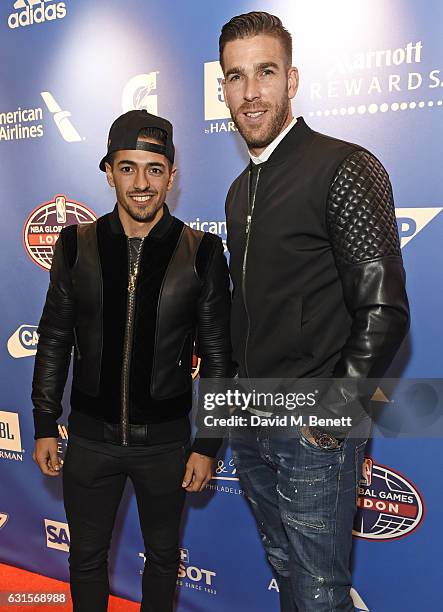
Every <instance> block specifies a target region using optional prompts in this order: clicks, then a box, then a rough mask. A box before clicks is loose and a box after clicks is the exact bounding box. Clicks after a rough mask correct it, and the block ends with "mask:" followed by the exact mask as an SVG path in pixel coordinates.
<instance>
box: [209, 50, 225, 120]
mask: <svg viewBox="0 0 443 612" xmlns="http://www.w3.org/2000/svg"><path fill="white" fill-rule="evenodd" d="M204 76H205V120H206V121H210V120H212V119H228V118H230V117H231V115H230V113H229V110H228V108H227V106H226V104H225V99H224V96H223V88H222V81H223V71H222V69H221V66H220V62H205V65H204Z"/></svg>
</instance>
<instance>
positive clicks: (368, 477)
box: [360, 457, 372, 487]
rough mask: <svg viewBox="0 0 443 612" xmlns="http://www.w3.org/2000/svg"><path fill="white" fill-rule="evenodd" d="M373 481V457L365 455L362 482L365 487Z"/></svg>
mask: <svg viewBox="0 0 443 612" xmlns="http://www.w3.org/2000/svg"><path fill="white" fill-rule="evenodd" d="M371 482H372V459H370V458H369V457H365V458H364V460H363V466H362V470H361V479H360V484H361V485H362V486H364V487H369V486H370V484H371Z"/></svg>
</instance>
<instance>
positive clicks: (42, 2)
mask: <svg viewBox="0 0 443 612" xmlns="http://www.w3.org/2000/svg"><path fill="white" fill-rule="evenodd" d="M14 9H15V10H16V11H17V12H16V13H11V14H10V15H9V17H8V26H9V27H10V28H11V29H12V30H13V29H15V28H19V27H26V26H30V25H34V24H38V23H44V22H45V21H54V20H55V19H63V18H64V17H66V3H65V2H51V0H16V2H14Z"/></svg>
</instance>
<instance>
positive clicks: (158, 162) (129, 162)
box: [118, 159, 166, 168]
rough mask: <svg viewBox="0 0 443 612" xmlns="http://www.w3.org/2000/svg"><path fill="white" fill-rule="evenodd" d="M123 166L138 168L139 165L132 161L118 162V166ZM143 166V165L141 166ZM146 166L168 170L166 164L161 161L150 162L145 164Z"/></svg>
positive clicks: (122, 160)
mask: <svg viewBox="0 0 443 612" xmlns="http://www.w3.org/2000/svg"><path fill="white" fill-rule="evenodd" d="M122 164H124V165H125V166H137V165H138V164H137V163H136V162H134V161H132V160H130V159H121V160H120V161H119V162H118V165H119V166H121V165H122ZM141 165H142V164H141ZM145 165H146V166H149V167H150V168H152V167H153V166H159V167H160V168H166V164H164V163H163V162H161V161H155V162H148V163H147V164H145Z"/></svg>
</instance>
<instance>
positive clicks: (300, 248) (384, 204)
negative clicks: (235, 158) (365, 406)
mask: <svg viewBox="0 0 443 612" xmlns="http://www.w3.org/2000/svg"><path fill="white" fill-rule="evenodd" d="M226 217H227V229H228V249H229V252H230V272H231V277H232V281H233V287H234V288H233V305H232V315H231V321H232V323H231V325H232V333H231V337H232V343H233V359H234V361H235V362H237V364H238V367H239V375H240V377H247V378H278V379H280V378H285V379H307V378H328V379H331V378H333V379H336V380H338V381H341V382H338V383H337V384H336V385H334V386H333V387H331V389H330V392H329V394H328V398H327V402H325V407H327V410H328V411H330V412H331V413H332V416H333V417H335V416H337V417H340V416H343V415H344V414H346V413H347V414H349V413H350V412H351V413H352V409H353V404H355V405H356V406H358V405H359V402H358V398H357V396H356V392H355V385H353V384H352V380H355V379H356V378H365V379H366V378H371V379H374V380H376V379H377V378H379V377H381V376H383V375H384V374H385V372H386V370H387V368H388V367H389V365H390V363H391V361H392V359H393V357H394V355H395V353H396V352H397V350H398V348H399V346H400V344H401V342H402V340H403V338H404V336H405V334H406V333H407V331H408V327H409V306H408V299H407V296H406V290H405V273H404V269H403V265H402V258H401V253H400V243H399V237H398V231H397V225H396V219H395V209H394V203H393V197H392V189H391V184H390V181H389V177H388V175H387V172H386V170H385V169H384V167H383V166H382V164H381V163H380V162H379V161H378V159H377V158H376V157H374V155H372V154H371V153H370V152H369V151H367V150H365V149H363V148H362V147H360V146H358V145H355V144H352V143H348V142H344V141H342V140H337V139H335V138H331V137H329V136H325V135H323V134H320V133H318V132H315V131H314V130H312V129H311V128H309V126H308V125H307V124H306V123H305V122H304V120H303V118H302V117H299V118H298V119H297V122H296V124H295V126H294V127H292V129H291V130H290V131H289V132H288V134H287V135H286V136H285V137H284V138H283V140H282V141H281V142H280V143H279V145H278V146H277V147H276V149H275V150H274V151H273V153H272V154H271V156H270V157H269V159H268V160H267V161H266V162H264V163H261V164H258V165H254V164H253V163H252V162H251V163H250V164H249V165H248V167H247V168H246V169H245V170H244V171H243V172H242V173H241V174H240V176H238V177H237V178H236V179H235V181H234V182H233V184H232V185H231V187H230V190H229V192H228V195H227V199H226ZM346 381H348V382H346ZM356 409H357V408H356Z"/></svg>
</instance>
